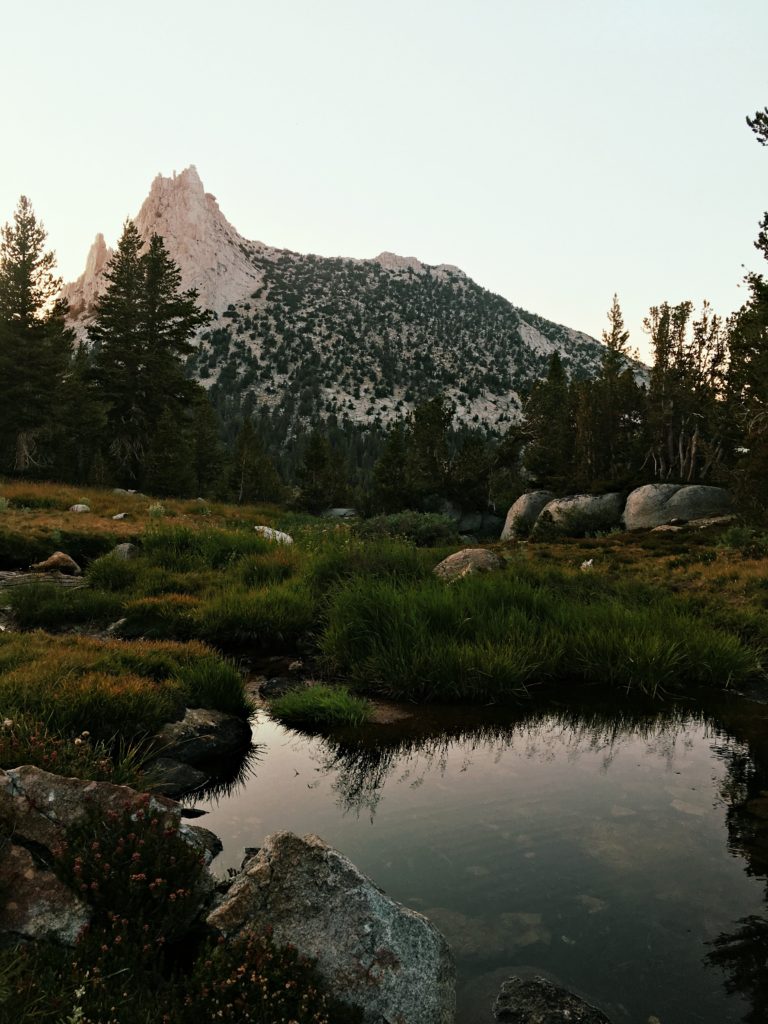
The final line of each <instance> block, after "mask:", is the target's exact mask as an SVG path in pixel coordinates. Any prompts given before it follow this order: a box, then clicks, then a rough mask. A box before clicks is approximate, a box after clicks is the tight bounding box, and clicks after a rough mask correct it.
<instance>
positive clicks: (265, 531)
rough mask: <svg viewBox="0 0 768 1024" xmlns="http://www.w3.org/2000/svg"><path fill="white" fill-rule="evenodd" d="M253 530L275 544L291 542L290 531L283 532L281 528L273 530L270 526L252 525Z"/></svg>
mask: <svg viewBox="0 0 768 1024" xmlns="http://www.w3.org/2000/svg"><path fill="white" fill-rule="evenodd" d="M254 530H255V531H256V533H258V534H259V536H260V537H263V538H264V539H265V540H271V541H273V543H275V544H293V537H292V536H291V535H290V533H283V531H282V530H274V529H273V528H272V527H271V526H254Z"/></svg>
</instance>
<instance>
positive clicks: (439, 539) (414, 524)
mask: <svg viewBox="0 0 768 1024" xmlns="http://www.w3.org/2000/svg"><path fill="white" fill-rule="evenodd" d="M354 532H355V533H356V535H357V536H358V537H363V538H365V539H367V540H375V539H376V538H384V537H395V538H397V537H399V538H405V539H406V540H410V541H413V543H414V544H416V545H417V546H418V547H422V548H428V547H437V546H439V545H441V544H444V545H448V544H458V543H459V534H458V531H457V529H456V523H455V522H454V521H453V520H452V519H449V518H448V516H441V515H438V514H437V513H435V512H397V513H395V514H394V515H388V516H374V517H373V518H372V519H365V520H363V521H362V522H361V523H357V524H356V526H355V527H354Z"/></svg>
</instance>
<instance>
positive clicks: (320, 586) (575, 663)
mask: <svg viewBox="0 0 768 1024" xmlns="http://www.w3.org/2000/svg"><path fill="white" fill-rule="evenodd" d="M0 491H1V493H2V498H3V502H2V506H3V507H2V509H0V569H6V570H7V569H10V568H14V567H24V568H26V567H27V566H28V564H29V562H30V561H33V560H37V559H42V558H45V557H47V556H48V555H50V554H51V553H52V552H53V551H54V550H56V549H61V550H64V551H66V552H67V553H68V554H70V555H72V557H74V558H75V559H76V560H78V561H79V562H80V564H81V565H82V567H83V569H84V582H85V585H84V586H83V587H80V588H66V589H64V588H60V587H57V586H55V585H54V584H52V583H46V582H45V580H44V579H41V582H40V583H39V584H35V585H32V586H26V587H17V588H11V589H8V590H5V591H4V592H3V596H4V601H3V603H4V605H5V607H6V609H7V612H8V614H9V615H10V617H11V618H10V621H11V623H12V625H13V627H14V630H18V631H20V632H8V633H6V634H3V635H0V669H1V671H0V702H2V708H3V709H4V710H3V714H4V716H5V717H6V718H8V719H13V718H14V717H16V718H18V717H20V716H23V717H24V720H25V722H28V721H30V720H31V719H34V720H35V721H39V722H40V723H42V724H44V725H45V728H46V729H48V730H53V731H56V730H58V733H60V734H61V735H62V736H65V737H67V736H69V737H71V736H73V735H75V734H76V733H78V732H82V731H83V730H85V731H87V732H89V733H90V734H91V735H93V736H94V737H95V738H96V739H97V740H98V741H99V742H102V743H104V742H108V741H110V740H112V741H114V738H115V737H116V736H118V737H121V738H122V739H123V740H128V741H130V742H136V741H140V740H141V738H142V737H143V736H146V735H147V734H149V733H150V732H152V731H153V730H154V729H155V728H156V727H157V726H158V724H160V723H161V722H162V721H163V720H165V719H167V718H169V717H173V716H174V715H175V714H177V713H178V711H179V709H180V708H181V707H183V706H184V705H185V704H187V705H190V704H194V705H197V706H203V705H204V706H210V707H215V708H219V709H221V710H227V711H233V712H235V713H238V714H245V713H247V702H246V700H245V697H244V692H243V684H242V675H241V673H240V672H239V671H238V668H237V663H238V660H239V659H242V658H243V657H246V656H247V658H248V659H249V660H250V661H253V660H254V659H257V660H258V658H259V657H268V656H272V655H280V654H284V655H289V656H298V657H301V658H302V659H303V661H304V663H305V665H306V666H307V671H308V675H310V676H311V677H312V679H313V680H314V681H316V682H319V683H322V684H323V685H316V686H313V687H312V688H310V690H308V691H307V692H306V693H303V694H299V695H295V694H294V695H288V696H287V697H286V698H282V699H281V700H279V701H275V702H274V704H273V709H274V713H275V714H276V715H279V716H282V717H284V720H285V721H286V722H289V721H290V722H296V723H298V722H302V723H306V722H309V721H312V720H313V719H314V720H315V721H316V722H317V723H318V724H323V725H332V724H333V723H335V722H342V721H345V722H347V723H348V724H356V723H359V722H362V721H363V720H364V719H365V717H366V715H367V714H368V708H367V705H366V704H365V701H364V698H365V697H366V696H380V697H386V698H391V699H396V700H401V701H412V702H428V701H440V702H447V701H458V702H461V701H464V702H477V703H483V704H487V703H494V702H504V701H510V700H518V699H524V698H525V697H527V696H528V695H530V694H532V693H534V692H536V691H537V690H544V689H554V688H558V687H569V688H572V687H574V686H585V685H587V686H589V685H607V686H613V687H616V688H617V689H619V690H621V691H642V692H644V693H647V694H650V695H656V696H663V695H667V694H671V693H679V692H680V691H681V690H684V689H685V688H692V687H698V686H702V685H703V686H711V687H716V688H740V687H752V688H754V687H760V686H762V685H763V682H764V678H765V676H764V670H763V660H764V652H765V648H766V646H768V612H767V610H766V609H768V582H766V573H765V568H766V558H767V556H768V541H766V540H765V539H764V538H762V537H761V536H760V535H759V534H756V533H755V532H754V531H752V530H750V529H749V528H747V527H743V526H737V527H731V528H729V529H728V530H726V531H724V532H723V531H720V532H719V533H718V532H707V533H703V532H697V533H695V532H684V533H670V534H653V533H646V534H637V535H626V534H618V533H615V534H608V535H605V536H601V537H595V538H585V539H581V540H571V541H568V540H559V541H557V542H550V543H544V542H542V543H527V544H521V543H517V544H516V543H511V544H497V545H495V547H496V549H497V550H498V551H499V552H500V553H502V555H503V556H504V558H505V560H506V565H505V568H504V569H503V570H501V571H499V572H497V573H493V574H486V575H480V576H474V577H471V578H467V579H463V580H459V581H457V582H455V583H453V584H448V585H446V584H445V583H442V582H440V581H439V580H437V579H436V578H435V577H434V575H433V573H432V569H433V568H434V566H435V565H436V564H437V563H438V562H439V561H440V560H441V559H443V558H444V557H445V556H446V555H447V554H449V553H450V552H451V551H454V550H457V549H458V548H459V547H461V546H462V543H461V542H460V540H459V539H458V538H456V537H452V531H451V528H450V527H449V526H446V524H445V523H444V522H443V523H442V524H441V523H440V522H438V521H437V520H436V517H434V516H433V517H426V518H425V519H424V520H423V521H422V520H420V519H419V517H418V516H415V515H414V514H406V515H405V516H400V517H398V518H397V519H396V520H395V519H393V520H390V521H387V520H386V519H380V520H378V521H373V520H370V521H368V522H367V523H364V524H361V525H357V526H356V525H355V524H349V523H337V522H334V521H332V520H323V519H316V518H313V517H310V516H306V515H298V514H295V513H291V512H289V511H286V510H284V509H280V508H277V507H275V506H260V507H254V506H249V507H239V506H227V505H220V504H216V503H207V502H203V501H201V500H197V501H172V500H170V501H165V502H163V503H162V504H161V503H158V502H156V501H154V500H153V499H152V498H148V497H146V496H142V495H127V494H122V493H118V494H116V493H114V492H113V491H99V490H91V489H88V490H86V491H85V492H83V491H82V490H80V491H78V490H75V489H73V488H69V487H63V486H61V487H60V486H57V485H48V484H25V485H20V484H6V485H4V486H2V488H0ZM78 502H84V503H85V504H87V505H88V506H89V507H90V509H91V512H90V513H72V512H69V511H67V510H68V508H69V506H70V505H72V504H75V503H78ZM117 512H127V513H128V518H127V519H123V520H114V519H112V516H113V515H115V514H116V513H117ZM260 524H261V525H269V526H273V527H276V528H278V529H282V530H287V531H288V532H290V533H291V534H292V535H293V537H294V540H295V543H294V544H292V545H280V544H275V543H273V542H271V541H268V540H265V539H264V538H263V537H261V536H260V535H259V534H258V533H256V532H255V531H254V529H253V527H254V526H255V525H260ZM400 531H403V532H404V533H405V534H406V536H398V535H397V534H398V533H399V532H400ZM393 534H394V536H393ZM125 540H129V541H131V542H132V543H134V544H136V545H137V547H138V549H139V550H138V555H137V557H135V558H133V559H131V560H128V561H126V560H122V559H119V558H117V557H116V556H114V555H113V554H111V553H110V552H111V551H112V549H113V547H114V546H115V544H117V543H121V542H123V541H125ZM429 541H431V542H439V543H440V544H441V546H440V547H429V546H417V545H418V544H425V543H427V542H429ZM590 559H591V562H592V564H591V566H590V567H589V569H588V570H586V571H584V570H582V569H581V568H580V567H581V565H582V563H583V562H584V561H585V560H590ZM107 627H109V633H108V635H107V634H106V633H105V630H106V628H107ZM333 685H341V686H343V687H344V689H341V690H338V691H336V692H335V694H334V692H333V691H332V690H331V691H329V686H333ZM1 749H2V748H0V750H1Z"/></svg>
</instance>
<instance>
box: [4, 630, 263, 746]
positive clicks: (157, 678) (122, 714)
mask: <svg viewBox="0 0 768 1024" xmlns="http://www.w3.org/2000/svg"><path fill="white" fill-rule="evenodd" d="M185 706H186V707H212V708H216V709H217V710H221V711H228V712H231V713H233V714H241V715H245V714H247V713H248V711H249V710H250V704H249V702H248V700H247V698H246V696H245V689H244V685H243V680H242V678H241V677H240V674H239V673H238V672H237V670H236V669H235V668H234V666H233V665H232V664H231V663H230V662H228V661H227V660H226V659H224V658H222V657H220V656H219V655H217V654H215V653H214V652H213V651H211V649H210V648H208V647H206V646H205V645H204V644H200V643H188V644H181V643H169V642H167V643H157V642H151V641H140V642H133V643H126V642H124V641H119V640H110V641H105V640H96V639H94V638H91V637H75V636H65V637H52V636H50V635H48V634H45V633H39V632H36V633H27V634H23V635H22V634H13V633H3V634H0V707H2V708H3V714H4V715H6V716H7V717H8V718H11V719H13V718H15V717H16V715H17V714H23V715H25V716H29V717H30V718H33V719H35V720H37V721H44V722H46V723H47V724H48V727H49V728H50V729H52V730H58V731H61V732H62V733H64V734H66V735H70V736H73V737H74V736H79V735H81V734H82V733H83V731H87V732H89V733H90V734H91V735H92V736H93V737H94V739H97V740H98V739H103V740H108V741H112V740H113V739H114V738H115V737H123V738H124V739H127V740H132V739H134V738H137V737H140V736H142V735H144V734H146V733H151V732H154V731H156V730H157V729H158V728H159V727H160V726H161V725H163V724H164V723H165V722H167V721H169V720H171V719H172V718H174V717H175V716H176V715H177V714H179V713H180V712H181V710H182V709H183V708H184V707H185Z"/></svg>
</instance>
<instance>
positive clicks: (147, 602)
mask: <svg viewBox="0 0 768 1024" xmlns="http://www.w3.org/2000/svg"><path fill="white" fill-rule="evenodd" d="M199 606H200V601H199V599H198V598H196V597H192V596H191V595H190V594H159V595H158V596H157V597H140V598H137V599H136V600H135V601H129V602H128V603H127V604H126V605H125V614H124V616H123V621H122V622H121V624H120V627H119V633H120V636H122V637H126V638H130V637H146V638H147V639H148V640H191V639H192V638H193V637H194V636H195V635H196V628H197V627H196V622H195V612H196V611H197V609H198V608H199Z"/></svg>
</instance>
